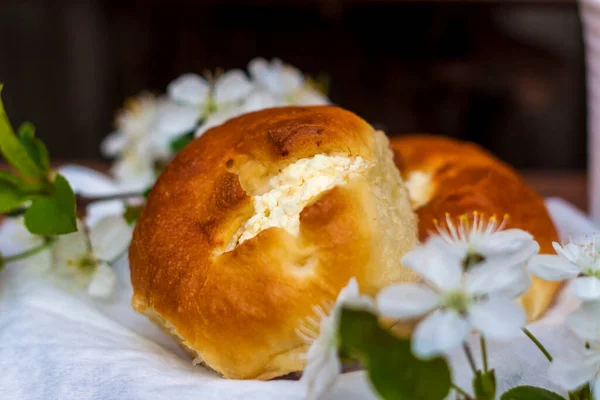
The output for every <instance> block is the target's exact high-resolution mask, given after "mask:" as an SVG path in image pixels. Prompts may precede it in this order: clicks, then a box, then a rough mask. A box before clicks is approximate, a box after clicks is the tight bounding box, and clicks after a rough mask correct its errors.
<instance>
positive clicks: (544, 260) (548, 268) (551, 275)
mask: <svg viewBox="0 0 600 400" xmlns="http://www.w3.org/2000/svg"><path fill="white" fill-rule="evenodd" d="M527 269H528V270H529V272H531V273H532V274H533V275H535V276H539V277H540V278H542V279H546V280H548V281H560V280H563V279H570V278H574V277H576V276H577V274H578V273H579V272H580V270H579V268H578V267H577V266H576V265H575V264H572V263H570V262H569V261H567V260H565V259H564V258H562V257H560V256H555V255H551V254H538V255H536V256H533V257H532V258H531V260H530V261H529V264H528V265H527Z"/></svg>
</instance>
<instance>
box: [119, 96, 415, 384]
mask: <svg viewBox="0 0 600 400" xmlns="http://www.w3.org/2000/svg"><path fill="white" fill-rule="evenodd" d="M381 149H383V150H381ZM382 151H383V153H382V154H383V156H381V155H380V154H379V153H380V152H382ZM316 154H328V155H343V156H346V157H358V156H360V157H363V158H364V159H366V160H368V161H370V162H373V163H374V164H375V166H374V167H373V168H371V169H370V170H369V172H368V173H367V174H366V175H364V176H362V175H361V176H359V177H356V178H353V179H352V180H350V181H349V183H347V184H344V185H341V186H336V187H334V188H333V189H331V190H328V191H325V192H323V193H321V194H320V195H319V196H318V197H317V198H316V199H315V200H314V201H312V202H311V203H310V204H308V205H307V206H306V207H305V208H304V209H303V210H302V212H301V213H300V232H299V234H298V236H294V235H292V234H290V233H289V232H287V231H285V230H284V229H281V228H269V229H266V230H263V231H261V232H260V233H258V235H256V236H255V237H253V238H251V239H248V240H246V241H244V242H241V243H240V244H239V245H238V246H237V247H235V248H234V249H233V250H232V251H226V250H225V247H226V245H227V244H228V243H229V242H230V241H231V238H232V237H233V236H234V234H235V233H236V232H237V231H238V229H239V228H240V227H241V226H242V224H243V223H245V222H246V221H247V220H248V219H249V218H250V217H251V216H252V215H253V212H254V206H253V203H252V198H251V196H252V195H255V194H259V193H262V191H263V190H264V186H265V184H266V183H267V182H268V180H269V178H270V177H272V176H274V175H276V174H278V173H279V172H281V170H282V169H283V168H285V167H286V166H288V165H290V164H292V163H294V162H295V161H297V160H299V159H302V158H306V157H312V156H314V155H316ZM380 156H381V157H384V158H385V157H387V160H388V163H389V165H387V164H386V163H385V162H382V161H381V160H379V159H378V157H380ZM383 168H387V170H386V173H387V175H385V176H384V174H383V172H382V171H380V170H381V169H383ZM373 174H376V176H375V175H373ZM375 177H378V178H379V179H378V180H377V179H375ZM382 177H383V178H382ZM374 181H377V182H378V183H377V184H385V185H388V186H389V187H390V188H391V189H389V190H390V191H391V193H392V194H393V195H389V196H385V197H386V199H383V200H382V199H379V198H377V197H376V196H375V195H373V188H372V186H373V185H374V183H373V182H374ZM382 182H383V183H382ZM388 197H389V198H388ZM384 203H385V207H384V206H382V204H384ZM388 204H391V205H390V206H389V207H388ZM382 213H391V214H390V215H392V214H393V217H394V218H396V219H398V220H399V221H398V224H397V225H390V224H389V222H388V221H389V219H390V218H388V217H387V216H384V215H383V214H382ZM385 235H387V237H395V238H398V239H396V242H395V243H393V244H392V243H390V240H389V239H386V236H385ZM416 240H417V238H416V218H415V216H414V214H413V212H412V210H411V208H410V205H409V201H408V197H407V195H406V191H405V190H404V188H403V187H401V181H400V177H399V174H398V172H397V171H396V170H395V168H394V167H393V162H392V156H391V152H390V151H389V150H388V144H387V140H386V139H385V137H384V136H383V134H381V133H375V132H374V131H373V129H372V128H371V127H370V126H369V125H368V124H367V123H366V122H364V121H363V120H362V119H360V118H359V117H357V116H356V115H354V114H352V113H350V112H348V111H345V110H342V109H339V108H336V107H287V108H277V109H269V110H263V111H260V112H256V113H251V114H247V115H244V116H241V117H239V118H235V119H233V120H230V121H228V122H227V123H225V124H224V125H222V126H220V127H216V128H214V129H211V130H209V131H208V132H207V133H205V134H204V135H203V136H202V137H200V138H198V139H196V140H195V141H194V142H192V143H190V145H188V146H187V147H186V148H185V149H184V150H183V151H181V152H180V153H179V154H178V155H177V156H176V157H175V159H174V160H173V161H172V162H171V163H170V164H169V165H168V167H167V168H166V170H165V171H164V172H163V174H162V175H161V176H160V178H159V179H158V181H157V183H156V185H155V186H154V188H153V190H152V193H151V194H150V196H149V198H148V203H147V205H146V207H145V209H144V211H143V212H142V215H141V217H140V219H139V221H138V223H137V225H136V228H135V232H134V237H133V242H132V245H131V248H130V252H129V260H130V265H131V280H132V284H133V288H134V296H133V300H132V304H133V306H134V308H135V309H136V310H137V311H139V312H143V313H147V314H150V315H151V316H152V317H153V319H154V320H159V321H161V320H164V321H165V324H166V323H168V325H169V326H168V329H169V331H171V332H173V333H174V334H176V335H178V336H180V337H181V338H182V340H183V341H184V342H185V345H186V346H188V347H190V348H193V349H195V351H196V352H197V353H198V356H199V357H200V358H201V359H202V360H203V361H204V362H206V363H207V364H208V365H209V366H210V367H212V368H213V369H215V370H217V371H218V372H220V373H221V374H223V375H224V376H225V377H229V378H242V379H247V378H256V379H269V378H272V377H275V376H279V375H283V374H286V373H289V372H292V371H297V370H300V369H302V367H303V365H304V359H303V358H302V357H301V355H302V354H303V352H304V351H306V347H307V346H306V344H305V343H304V342H303V341H302V340H301V339H300V337H299V335H298V334H297V333H296V329H297V328H298V327H299V326H300V325H301V324H302V323H303V322H304V321H305V320H306V318H307V317H310V316H314V313H315V312H314V309H313V306H315V305H325V304H327V302H332V301H334V300H335V297H336V296H337V293H338V292H339V290H340V289H341V288H342V287H343V286H344V285H345V284H346V283H347V282H348V280H349V279H350V278H351V277H353V276H356V278H357V280H358V282H359V285H360V287H361V291H363V292H365V293H370V294H375V293H376V292H377V291H378V290H379V289H380V288H381V287H382V286H383V285H385V284H389V283H391V282H392V281H399V280H408V279H413V275H411V274H410V273H409V272H407V270H405V269H403V268H402V267H401V265H399V262H398V260H399V259H400V256H401V254H403V252H405V251H407V250H409V249H410V248H411V247H412V246H413V245H414V244H415V243H416ZM386 244H389V246H387V247H386ZM390 249H393V250H390ZM390 251H393V257H390V254H389V252H390ZM390 260H391V261H390Z"/></svg>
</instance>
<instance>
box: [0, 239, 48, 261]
mask: <svg viewBox="0 0 600 400" xmlns="http://www.w3.org/2000/svg"><path fill="white" fill-rule="evenodd" d="M53 241H54V239H52V238H49V237H47V238H44V243H42V244H40V245H37V246H35V247H32V248H30V249H27V250H25V251H22V252H21V253H17V254H13V255H12V256H8V257H3V258H1V259H0V260H1V261H2V263H3V264H8V263H10V262H14V261H18V260H22V259H23V258H27V257H30V256H32V255H34V254H37V253H39V252H40V251H42V250H44V249H45V248H47V247H48V246H49V245H50V244H51V243H52V242H53Z"/></svg>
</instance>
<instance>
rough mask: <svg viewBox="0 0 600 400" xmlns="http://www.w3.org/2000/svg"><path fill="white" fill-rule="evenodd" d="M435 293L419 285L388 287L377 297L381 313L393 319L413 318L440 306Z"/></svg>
mask: <svg viewBox="0 0 600 400" xmlns="http://www.w3.org/2000/svg"><path fill="white" fill-rule="evenodd" d="M439 300H440V297H439V295H438V294H437V293H435V292H434V291H432V290H430V289H428V288H425V287H423V286H419V285H411V284H398V285H392V286H388V287H387V288H385V289H383V290H382V291H381V292H379V294H378V295H377V306H378V308H379V311H380V312H381V313H382V314H383V315H385V316H387V317H391V318H412V317H417V316H419V315H423V314H425V313H427V312H429V311H431V310H432V309H433V308H435V307H436V306H437V305H438V304H439Z"/></svg>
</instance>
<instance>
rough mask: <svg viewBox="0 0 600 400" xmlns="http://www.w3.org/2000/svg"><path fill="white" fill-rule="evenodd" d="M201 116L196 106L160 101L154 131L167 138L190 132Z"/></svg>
mask: <svg viewBox="0 0 600 400" xmlns="http://www.w3.org/2000/svg"><path fill="white" fill-rule="evenodd" d="M200 117H201V110H200V108H198V107H194V106H188V105H183V104H177V103H174V102H172V101H161V103H160V106H159V107H158V116H157V121H156V126H157V129H156V132H157V134H162V135H164V136H166V137H167V138H173V137H176V136H178V135H182V134H184V133H188V132H191V131H192V130H193V129H194V128H195V127H196V125H197V124H198V120H199V119H200Z"/></svg>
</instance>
